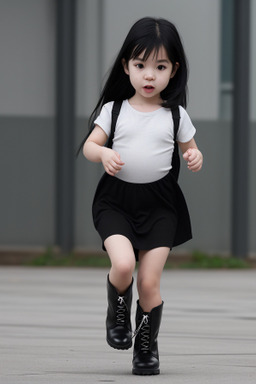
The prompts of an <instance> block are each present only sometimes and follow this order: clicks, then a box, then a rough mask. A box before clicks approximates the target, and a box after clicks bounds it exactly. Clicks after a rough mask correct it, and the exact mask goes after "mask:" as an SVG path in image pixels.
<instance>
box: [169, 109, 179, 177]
mask: <svg viewBox="0 0 256 384" xmlns="http://www.w3.org/2000/svg"><path fill="white" fill-rule="evenodd" d="M172 118H173V130H174V135H173V141H174V150H173V155H172V169H171V173H172V174H173V176H174V178H175V180H176V181H177V180H178V178H179V173H180V156H179V146H178V143H177V140H176V139H177V133H178V130H179V125H180V110H179V107H178V106H177V107H174V108H172Z"/></svg>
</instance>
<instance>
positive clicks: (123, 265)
mask: <svg viewBox="0 0 256 384" xmlns="http://www.w3.org/2000/svg"><path fill="white" fill-rule="evenodd" d="M112 268H114V269H115V271H116V272H117V273H118V275H119V276H120V277H123V278H124V279H125V278H126V277H127V276H128V277H129V276H131V275H132V274H133V272H134V269H135V260H134V261H133V260H131V259H129V260H125V259H124V260H119V261H118V262H115V263H114V264H113V263H112Z"/></svg>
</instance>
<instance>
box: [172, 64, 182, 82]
mask: <svg viewBox="0 0 256 384" xmlns="http://www.w3.org/2000/svg"><path fill="white" fill-rule="evenodd" d="M179 66H180V64H179V63H178V62H176V63H175V65H174V67H173V69H172V74H171V79H172V78H173V77H174V76H175V75H176V72H177V71H178V69H179Z"/></svg>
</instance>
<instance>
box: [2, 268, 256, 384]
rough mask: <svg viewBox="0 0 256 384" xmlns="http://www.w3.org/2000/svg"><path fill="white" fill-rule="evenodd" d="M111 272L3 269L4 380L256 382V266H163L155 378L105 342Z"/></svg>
mask: <svg viewBox="0 0 256 384" xmlns="http://www.w3.org/2000/svg"><path fill="white" fill-rule="evenodd" d="M107 272H108V271H107V270H106V269H86V268H77V269H76V268H29V267H0V384H20V383H22V384H32V383H33V384H37V383H38V384H41V383H42V384H43V383H47V384H49V383H51V384H55V383H60V384H76V383H77V384H80V383H83V384H84V383H86V384H91V383H122V384H126V383H129V384H133V383H147V384H148V383H167V382H168V383H172V384H186V383H189V384H194V383H195V384H200V383H202V384H208V383H209V384H212V383H214V384H222V383H223V384H226V383H230V384H252V383H253V384H255V382H256V300H255V298H256V271H255V270H238V271H231V270H226V271H222V270H221V271H192V270H184V271H183V270H166V271H164V273H163V279H162V297H163V300H164V312H163V321H162V326H161V330H160V334H159V351H160V361H161V374H160V375H159V376H149V377H148V376H134V375H132V374H131V359H132V349H130V350H128V351H116V350H114V349H112V348H110V347H109V346H108V345H107V343H106V341H105V328H104V326H105V324H104V323H105V315H106V290H105V287H106V275H107ZM135 279H136V274H135ZM135 286H136V285H134V304H133V310H132V316H133V319H134V311H135V301H136V298H137V296H136V290H135ZM133 324H134V320H133Z"/></svg>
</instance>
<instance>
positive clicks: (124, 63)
mask: <svg viewBox="0 0 256 384" xmlns="http://www.w3.org/2000/svg"><path fill="white" fill-rule="evenodd" d="M122 64H123V67H124V72H125V73H126V75H129V74H130V73H129V69H128V65H127V63H126V60H125V59H122Z"/></svg>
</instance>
